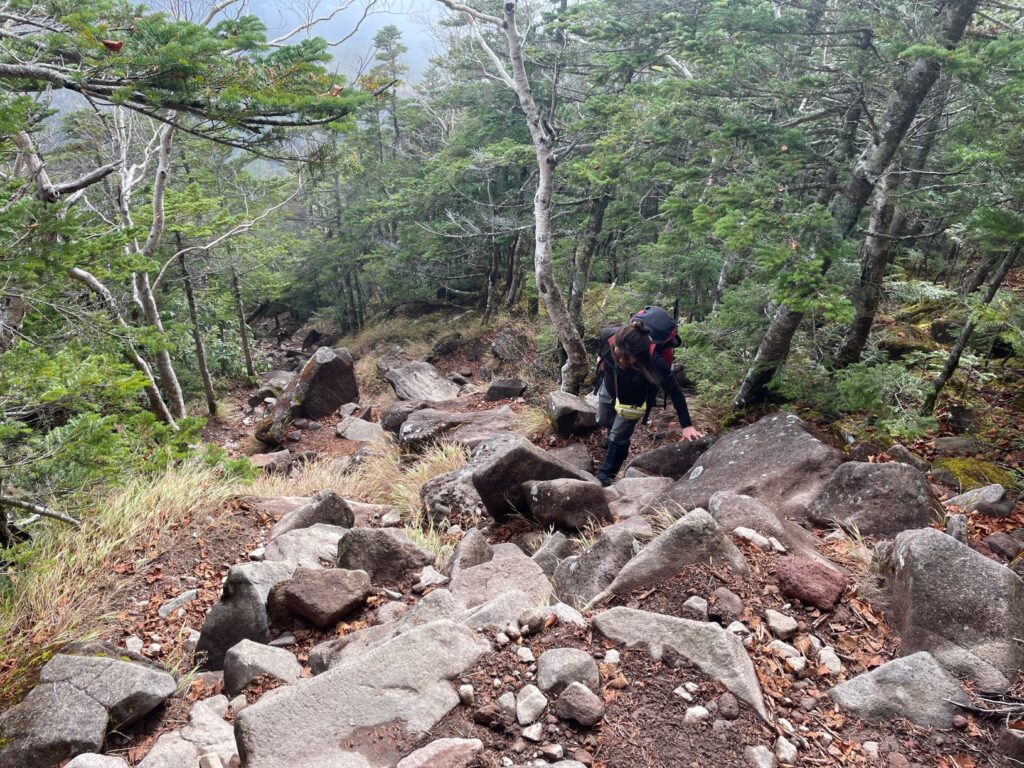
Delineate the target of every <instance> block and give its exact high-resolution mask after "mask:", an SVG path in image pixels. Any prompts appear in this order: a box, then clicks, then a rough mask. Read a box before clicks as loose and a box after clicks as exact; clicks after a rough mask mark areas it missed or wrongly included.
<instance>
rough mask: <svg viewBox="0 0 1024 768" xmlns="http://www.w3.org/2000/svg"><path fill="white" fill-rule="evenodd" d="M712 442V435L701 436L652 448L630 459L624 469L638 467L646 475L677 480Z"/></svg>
mask: <svg viewBox="0 0 1024 768" xmlns="http://www.w3.org/2000/svg"><path fill="white" fill-rule="evenodd" d="M714 442H715V438H714V437H703V438H701V439H700V440H687V441H685V442H682V443H671V444H669V445H662V446H659V447H658V448H652V449H651V450H649V451H644V452H643V453H641V454H639V455H638V456H636V457H634V458H633V459H630V461H629V462H627V464H626V470H627V471H628V470H630V469H638V470H640V471H641V472H643V473H644V474H646V475H655V476H657V477H670V478H672V479H673V480H678V479H679V478H681V477H682V476H683V475H685V474H686V473H687V472H689V471H690V469H691V468H692V467H693V465H694V464H695V463H696V461H697V459H698V458H700V456H701V454H703V453H704V452H705V451H707V449H708V448H710V447H711V445H712V444H713V443H714Z"/></svg>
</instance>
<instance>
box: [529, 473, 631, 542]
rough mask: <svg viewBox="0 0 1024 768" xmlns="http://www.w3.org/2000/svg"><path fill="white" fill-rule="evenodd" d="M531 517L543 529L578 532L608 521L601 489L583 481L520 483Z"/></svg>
mask: <svg viewBox="0 0 1024 768" xmlns="http://www.w3.org/2000/svg"><path fill="white" fill-rule="evenodd" d="M522 490H523V495H524V496H525V497H526V504H527V506H528V507H529V510H530V515H531V516H532V517H533V519H534V520H536V521H537V522H538V523H540V524H541V525H542V526H544V527H547V526H549V525H554V526H558V527H560V528H574V529H576V530H579V529H581V528H586V527H587V526H588V525H590V524H592V523H596V524H598V525H600V524H601V523H606V522H611V519H612V515H611V512H610V511H609V509H608V502H607V501H606V500H605V493H604V488H602V487H601V486H600V485H599V484H598V483H594V482H590V481H586V480H572V479H570V478H559V479H558V480H530V481H528V482H525V483H523V488H522Z"/></svg>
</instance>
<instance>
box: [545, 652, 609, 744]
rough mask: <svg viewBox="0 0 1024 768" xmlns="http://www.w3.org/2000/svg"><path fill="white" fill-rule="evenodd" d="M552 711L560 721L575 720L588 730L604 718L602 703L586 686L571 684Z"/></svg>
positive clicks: (576, 683)
mask: <svg viewBox="0 0 1024 768" xmlns="http://www.w3.org/2000/svg"><path fill="white" fill-rule="evenodd" d="M542 658H543V657H542ZM553 710H554V713H555V714H556V715H557V716H558V717H560V718H561V719H562V720H575V721H576V722H577V723H579V724H580V725H582V726H584V727H587V728H590V727H592V726H595V725H597V724H598V723H599V722H601V718H602V717H604V702H602V701H601V697H600V696H598V695H597V694H596V693H594V691H592V690H591V689H590V688H588V687H587V686H585V685H583V684H582V683H578V682H572V683H569V685H567V686H566V687H565V689H564V690H563V691H562V692H561V693H560V694H559V695H558V700H557V701H555V705H554V707H553Z"/></svg>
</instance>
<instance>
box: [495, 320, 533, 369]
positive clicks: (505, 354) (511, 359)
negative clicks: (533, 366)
mask: <svg viewBox="0 0 1024 768" xmlns="http://www.w3.org/2000/svg"><path fill="white" fill-rule="evenodd" d="M529 352H530V338H529V337H528V336H527V335H526V334H525V333H523V332H522V331H518V330H516V329H515V328H508V327H506V328H502V329H501V330H500V331H498V333H497V334H496V335H495V336H494V340H493V341H491V354H492V355H494V356H495V357H496V358H498V360H500V361H501V362H503V363H513V364H515V365H521V364H522V362H523V360H525V359H527V356H528V355H529Z"/></svg>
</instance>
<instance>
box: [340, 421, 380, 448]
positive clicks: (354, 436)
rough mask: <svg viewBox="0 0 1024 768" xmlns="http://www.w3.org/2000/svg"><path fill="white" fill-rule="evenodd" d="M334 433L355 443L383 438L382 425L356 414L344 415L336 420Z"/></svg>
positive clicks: (375, 441)
mask: <svg viewBox="0 0 1024 768" xmlns="http://www.w3.org/2000/svg"><path fill="white" fill-rule="evenodd" d="M335 434H337V435H338V437H340V438H342V439H343V440H352V441H354V442H357V443H379V442H380V441H381V440H383V439H384V427H382V426H381V425H380V424H376V423H374V422H372V421H365V420H364V419H361V418H359V417H357V416H346V417H345V418H344V419H342V420H341V421H340V422H338V426H337V427H336V428H335Z"/></svg>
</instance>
